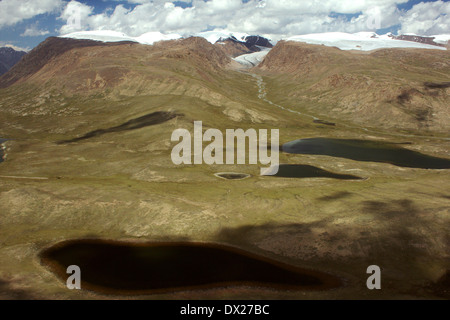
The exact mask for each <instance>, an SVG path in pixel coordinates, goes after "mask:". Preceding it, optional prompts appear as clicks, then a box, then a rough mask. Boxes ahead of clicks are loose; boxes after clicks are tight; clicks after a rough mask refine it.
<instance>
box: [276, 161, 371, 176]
mask: <svg viewBox="0 0 450 320" xmlns="http://www.w3.org/2000/svg"><path fill="white" fill-rule="evenodd" d="M274 177H283V178H332V179H342V180H361V179H363V178H361V177H357V176H354V175H350V174H338V173H333V172H330V171H326V170H323V169H320V168H317V167H314V166H309V165H303V164H280V166H279V168H278V172H277V173H276V174H275V175H274Z"/></svg>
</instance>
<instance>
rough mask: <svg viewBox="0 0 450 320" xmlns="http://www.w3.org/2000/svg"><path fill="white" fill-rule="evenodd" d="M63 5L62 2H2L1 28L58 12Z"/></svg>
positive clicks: (54, 0)
mask: <svg viewBox="0 0 450 320" xmlns="http://www.w3.org/2000/svg"><path fill="white" fill-rule="evenodd" d="M63 5H64V2H63V1H62V0H39V1H35V0H1V1H0V28H3V27H7V26H12V25H14V24H16V23H19V22H21V21H23V20H26V19H30V18H33V17H35V16H37V15H40V14H44V13H49V12H56V11H57V10H58V9H60V8H62V7H63Z"/></svg>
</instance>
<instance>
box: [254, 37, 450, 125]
mask: <svg viewBox="0 0 450 320" xmlns="http://www.w3.org/2000/svg"><path fill="white" fill-rule="evenodd" d="M256 70H258V71H259V72H264V74H265V75H266V76H267V77H268V83H269V86H268V88H267V89H268V95H269V98H271V99H272V100H273V101H274V102H277V103H280V104H285V105H291V106H296V107H298V108H305V109H306V110H308V111H310V112H311V113H313V114H319V115H322V116H326V117H328V118H332V119H342V120H349V121H352V122H355V123H359V124H366V125H367V124H370V125H371V126H376V127H388V128H393V127H395V128H402V129H407V130H437V131H443V132H444V131H448V124H449V123H450V113H449V112H448V111H449V110H448V106H449V105H450V95H449V93H450V89H449V88H448V86H447V85H446V83H448V82H449V81H450V76H449V75H450V54H449V52H448V51H443V50H427V49H382V50H375V51H372V52H359V51H358V52H356V51H355V52H352V51H343V50H340V49H338V48H333V47H326V46H320V45H310V44H305V43H299V42H284V41H281V42H279V43H278V44H277V46H275V48H274V49H272V51H271V52H269V54H268V55H267V57H266V58H265V59H264V61H263V62H262V63H261V64H260V65H259V66H258V67H257V68H255V71H256Z"/></svg>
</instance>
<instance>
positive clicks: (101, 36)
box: [60, 30, 181, 45]
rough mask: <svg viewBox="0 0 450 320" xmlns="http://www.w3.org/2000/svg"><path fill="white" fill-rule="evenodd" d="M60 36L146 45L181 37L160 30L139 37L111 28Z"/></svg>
mask: <svg viewBox="0 0 450 320" xmlns="http://www.w3.org/2000/svg"><path fill="white" fill-rule="evenodd" d="M60 37H61V38H71V39H85V40H95V41H102V42H120V41H132V42H138V43H142V44H148V45H152V44H153V43H155V42H158V41H164V40H175V39H180V38H181V36H180V35H179V34H162V33H161V32H147V33H144V34H143V35H141V36H139V37H130V36H128V35H126V34H125V33H122V32H117V31H111V30H98V31H80V32H74V33H69V34H66V35H63V36H60Z"/></svg>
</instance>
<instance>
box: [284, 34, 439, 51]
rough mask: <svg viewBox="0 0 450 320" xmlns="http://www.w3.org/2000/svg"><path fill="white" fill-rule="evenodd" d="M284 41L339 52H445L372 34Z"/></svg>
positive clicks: (303, 36) (322, 36) (312, 36)
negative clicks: (329, 48) (333, 49)
mask: <svg viewBox="0 0 450 320" xmlns="http://www.w3.org/2000/svg"><path fill="white" fill-rule="evenodd" d="M285 40H287V41H298V42H306V43H310V44H321V45H325V46H328V47H337V48H339V49H341V50H361V51H371V50H376V49H383V48H421V49H435V50H446V48H443V47H438V46H433V45H429V44H424V43H418V42H412V41H404V40H395V39H392V38H390V37H389V35H382V36H379V35H377V34H376V33H373V32H358V33H353V34H351V33H344V32H326V33H315V34H305V35H299V36H293V37H290V38H287V39H285ZM436 42H437V41H436Z"/></svg>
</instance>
